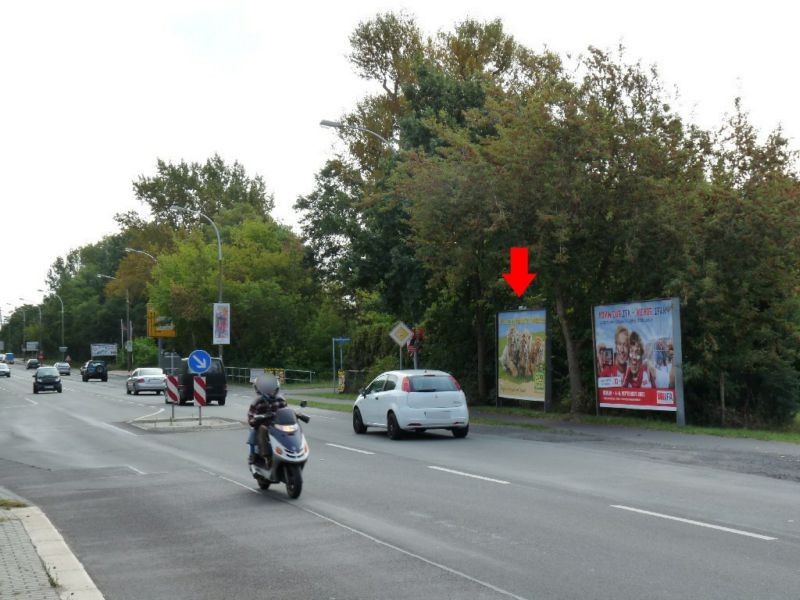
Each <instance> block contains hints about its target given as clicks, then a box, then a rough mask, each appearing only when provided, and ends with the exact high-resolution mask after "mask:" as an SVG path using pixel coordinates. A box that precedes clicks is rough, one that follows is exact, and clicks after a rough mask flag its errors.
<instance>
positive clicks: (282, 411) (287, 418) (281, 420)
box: [274, 408, 297, 425]
mask: <svg viewBox="0 0 800 600" xmlns="http://www.w3.org/2000/svg"><path fill="white" fill-rule="evenodd" d="M274 422H275V424H276V425H296V424H297V418H296V417H295V416H294V410H293V409H291V408H279V409H278V410H277V411H276V412H275V421H274Z"/></svg>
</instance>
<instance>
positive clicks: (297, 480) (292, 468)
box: [285, 465, 303, 499]
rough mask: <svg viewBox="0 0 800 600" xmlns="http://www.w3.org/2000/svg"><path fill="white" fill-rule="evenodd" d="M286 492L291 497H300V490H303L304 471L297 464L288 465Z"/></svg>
mask: <svg viewBox="0 0 800 600" xmlns="http://www.w3.org/2000/svg"><path fill="white" fill-rule="evenodd" d="M285 468H286V493H287V494H289V498H292V499H295V498H299V497H300V492H302V491H303V472H302V471H301V470H300V467H299V466H297V465H286V467H285Z"/></svg>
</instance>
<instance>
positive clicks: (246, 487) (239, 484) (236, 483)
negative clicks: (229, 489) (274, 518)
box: [217, 475, 261, 494]
mask: <svg viewBox="0 0 800 600" xmlns="http://www.w3.org/2000/svg"><path fill="white" fill-rule="evenodd" d="M217 477H219V478H220V479H224V480H225V481H228V482H230V483H232V484H234V485H238V486H239V487H243V488H244V489H246V490H247V491H249V492H253V493H254V494H260V493H261V492H259V491H258V490H257V489H255V488H251V487H250V486H249V485H245V484H243V483H239V482H238V481H234V480H233V479H228V478H227V477H223V476H222V475H217Z"/></svg>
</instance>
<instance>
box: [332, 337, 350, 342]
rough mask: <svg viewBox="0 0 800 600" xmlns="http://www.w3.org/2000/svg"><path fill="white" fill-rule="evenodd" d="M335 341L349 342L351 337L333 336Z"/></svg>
mask: <svg viewBox="0 0 800 600" xmlns="http://www.w3.org/2000/svg"><path fill="white" fill-rule="evenodd" d="M333 341H334V342H349V341H350V338H346V337H338V338H333Z"/></svg>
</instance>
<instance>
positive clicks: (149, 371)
mask: <svg viewBox="0 0 800 600" xmlns="http://www.w3.org/2000/svg"><path fill="white" fill-rule="evenodd" d="M163 374H164V371H162V370H161V369H139V375H163Z"/></svg>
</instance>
